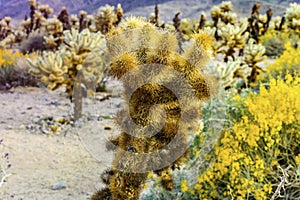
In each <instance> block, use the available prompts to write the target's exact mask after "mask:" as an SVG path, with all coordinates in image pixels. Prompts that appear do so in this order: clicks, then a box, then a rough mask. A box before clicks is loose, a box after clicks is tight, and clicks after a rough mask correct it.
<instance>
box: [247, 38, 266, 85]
mask: <svg viewBox="0 0 300 200" xmlns="http://www.w3.org/2000/svg"><path fill="white" fill-rule="evenodd" d="M265 51H266V48H265V47H264V46H263V45H261V44H255V41H254V40H253V39H250V40H249V43H248V45H247V47H246V48H245V52H244V53H245V54H244V61H245V63H246V64H247V65H248V66H249V67H250V68H251V74H250V76H249V77H248V83H249V84H250V83H252V82H255V80H256V79H257V75H258V74H259V73H260V72H261V71H264V68H263V67H262V66H258V63H260V62H262V61H263V60H265V59H266V56H265V55H264V54H265Z"/></svg>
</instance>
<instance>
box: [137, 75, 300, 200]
mask: <svg viewBox="0 0 300 200" xmlns="http://www.w3.org/2000/svg"><path fill="white" fill-rule="evenodd" d="M299 91H300V74H299V73H295V74H293V75H291V74H287V75H286V77H285V79H274V78H271V79H270V82H269V84H268V85H265V86H263V85H261V86H260V88H259V91H258V92H253V91H249V90H248V91H243V92H242V93H241V94H240V95H237V94H236V93H232V92H231V91H228V92H229V95H233V94H235V96H234V97H233V96H232V97H231V98H226V102H227V104H228V105H227V106H228V107H227V108H226V117H224V118H225V119H224V121H225V123H223V126H224V127H223V131H221V135H219V139H217V143H216V144H215V143H213V142H211V143H212V144H215V145H214V146H213V147H212V148H211V149H210V150H209V149H205V148H207V147H205V145H204V144H205V142H206V140H212V139H213V138H212V136H211V135H213V134H215V133H214V130H213V129H214V127H215V126H214V124H211V125H207V124H208V121H206V119H205V116H206V115H207V113H209V112H214V111H213V110H214V109H213V108H214V106H210V110H205V109H203V112H204V114H203V116H204V118H203V120H204V127H203V129H202V130H201V134H199V135H198V137H196V138H195V139H194V140H193V144H192V145H191V146H190V159H189V160H188V161H187V163H186V167H184V168H183V169H180V170H178V171H176V170H175V171H174V173H173V177H174V180H175V189H174V190H173V191H172V192H168V191H165V190H163V189H162V188H161V187H159V185H153V187H152V189H151V190H150V189H149V188H147V191H148V193H147V195H145V196H144V197H143V198H142V199H143V200H148V199H153V198H154V199H170V198H171V199H189V200H193V199H195V200H196V199H201V200H202V199H207V200H209V199H237V200H244V199H256V200H264V199H270V198H271V196H272V195H273V194H274V193H275V191H276V189H277V186H278V185H279V182H280V181H281V179H280V177H281V176H282V171H281V170H280V169H279V167H281V168H286V167H287V166H289V165H292V166H293V168H292V170H290V171H292V172H290V173H289V175H290V176H289V177H288V181H289V184H286V185H285V191H281V195H284V196H285V197H286V198H288V199H296V197H299V196H300V189H299V181H300V178H299V177H300V176H299V170H300V148H299V144H300V98H299V94H300V93H299ZM218 105H219V104H215V107H219V106H218ZM216 112H217V113H219V112H220V110H218V111H216ZM221 117H222V116H220V117H217V118H218V120H219V121H220V118H221ZM209 118H210V119H211V120H213V118H211V117H209ZM150 188H151V187H150Z"/></svg>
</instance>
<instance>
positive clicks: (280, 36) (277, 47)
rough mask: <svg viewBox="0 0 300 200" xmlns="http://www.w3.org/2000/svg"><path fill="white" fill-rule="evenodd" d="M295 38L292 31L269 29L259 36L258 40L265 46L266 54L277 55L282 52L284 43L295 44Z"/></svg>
mask: <svg viewBox="0 0 300 200" xmlns="http://www.w3.org/2000/svg"><path fill="white" fill-rule="evenodd" d="M297 38H298V37H297V35H296V34H295V33H293V32H283V31H275V30H269V31H267V32H266V33H265V34H264V35H262V36H261V37H260V38H259V41H260V43H261V44H262V45H264V46H265V47H266V55H267V56H269V57H278V56H280V55H282V53H283V52H284V50H285V47H284V46H285V43H287V42H291V44H292V45H296V43H297V41H298V39H297Z"/></svg>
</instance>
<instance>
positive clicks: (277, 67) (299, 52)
mask: <svg viewBox="0 0 300 200" xmlns="http://www.w3.org/2000/svg"><path fill="white" fill-rule="evenodd" d="M284 47H285V51H284V52H283V54H282V55H281V56H280V57H279V58H277V59H276V61H275V62H274V63H272V64H270V65H269V66H268V67H267V74H269V75H272V76H278V75H280V74H285V73H286V71H289V72H290V73H292V72H293V71H299V70H300V47H297V48H294V47H293V45H292V43H291V42H287V43H286V44H285V45H284Z"/></svg>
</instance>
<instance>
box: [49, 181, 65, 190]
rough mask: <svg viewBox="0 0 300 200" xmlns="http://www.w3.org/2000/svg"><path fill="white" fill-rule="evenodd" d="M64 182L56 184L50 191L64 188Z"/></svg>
mask: <svg viewBox="0 0 300 200" xmlns="http://www.w3.org/2000/svg"><path fill="white" fill-rule="evenodd" d="M66 187H67V186H66V182H65V181H60V182H58V183H56V184H55V185H53V186H52V188H51V189H52V190H61V189H64V188H66Z"/></svg>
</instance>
